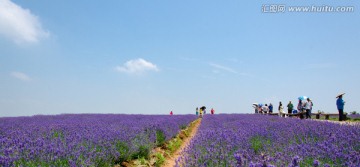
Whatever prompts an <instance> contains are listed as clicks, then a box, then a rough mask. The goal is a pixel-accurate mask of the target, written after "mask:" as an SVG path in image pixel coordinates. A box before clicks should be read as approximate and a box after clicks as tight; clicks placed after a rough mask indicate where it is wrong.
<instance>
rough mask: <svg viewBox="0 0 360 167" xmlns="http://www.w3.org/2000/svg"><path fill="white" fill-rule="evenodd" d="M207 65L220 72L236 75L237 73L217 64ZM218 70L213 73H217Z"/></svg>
mask: <svg viewBox="0 0 360 167" xmlns="http://www.w3.org/2000/svg"><path fill="white" fill-rule="evenodd" d="M209 65H210V66H211V67H214V68H216V69H218V70H222V71H226V72H230V73H234V74H237V73H238V72H237V71H235V70H233V69H231V68H229V67H226V66H222V65H219V64H215V63H209ZM218 70H215V71H217V72H218Z"/></svg>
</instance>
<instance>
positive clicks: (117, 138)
mask: <svg viewBox="0 0 360 167" xmlns="http://www.w3.org/2000/svg"><path fill="white" fill-rule="evenodd" d="M195 119H196V117H195V116H193V115H182V116H175V115H173V116H168V115H156V116H155V115H152V116H148V115H116V114H81V115H69V114H68V115H57V116H33V117H16V118H0V166H113V164H115V163H121V162H122V161H125V160H129V159H132V158H137V157H139V156H146V155H147V154H148V153H149V151H150V150H151V149H152V148H154V147H155V146H156V145H158V144H159V142H163V141H164V140H168V139H170V138H172V137H173V136H175V135H176V134H177V133H178V132H179V130H180V129H181V128H183V127H184V126H187V125H188V124H189V123H190V122H191V121H193V120H195ZM159 139H161V140H159Z"/></svg>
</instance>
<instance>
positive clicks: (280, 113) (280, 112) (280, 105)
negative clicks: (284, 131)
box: [278, 102, 284, 117]
mask: <svg viewBox="0 0 360 167" xmlns="http://www.w3.org/2000/svg"><path fill="white" fill-rule="evenodd" d="M283 109H284V107H283V105H282V103H281V102H279V108H278V111H279V116H280V117H281V115H282V113H283Z"/></svg>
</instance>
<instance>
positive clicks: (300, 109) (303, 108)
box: [253, 93, 345, 121]
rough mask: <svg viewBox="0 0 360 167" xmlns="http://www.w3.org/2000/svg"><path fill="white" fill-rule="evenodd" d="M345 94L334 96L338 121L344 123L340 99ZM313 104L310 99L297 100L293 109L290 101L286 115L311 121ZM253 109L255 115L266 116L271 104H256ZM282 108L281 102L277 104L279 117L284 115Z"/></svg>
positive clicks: (342, 102)
mask: <svg viewBox="0 0 360 167" xmlns="http://www.w3.org/2000/svg"><path fill="white" fill-rule="evenodd" d="M344 94H345V93H342V94H339V95H338V96H336V98H337V100H336V106H337V109H338V111H339V121H344V120H345V116H344V105H345V101H344V100H343V99H342V97H343V95H344ZM313 105H314V104H313V102H312V100H311V99H310V98H308V97H307V98H299V101H298V104H297V107H296V109H295V108H294V105H293V104H292V102H291V101H289V103H288V104H287V111H288V112H287V114H296V115H297V116H298V117H299V118H300V119H304V118H305V119H311V114H312V109H313ZM253 107H254V109H255V113H260V114H268V113H270V114H271V113H273V108H274V107H273V105H272V104H271V103H269V105H267V104H264V105H263V104H257V103H254V104H253ZM283 110H284V107H283V105H282V103H281V101H280V102H279V107H278V114H279V116H282V115H284V114H286V113H284V112H283Z"/></svg>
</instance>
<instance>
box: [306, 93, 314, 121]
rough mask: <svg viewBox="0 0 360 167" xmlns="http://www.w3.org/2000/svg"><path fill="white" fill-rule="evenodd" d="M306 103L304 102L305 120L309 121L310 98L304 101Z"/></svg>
mask: <svg viewBox="0 0 360 167" xmlns="http://www.w3.org/2000/svg"><path fill="white" fill-rule="evenodd" d="M306 100H307V101H306V102H305V111H306V113H305V115H306V119H309V118H310V119H311V108H312V107H311V101H310V98H307V99H306Z"/></svg>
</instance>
